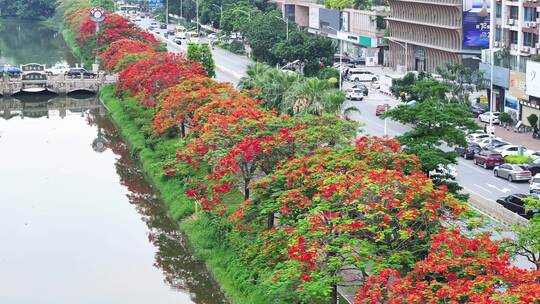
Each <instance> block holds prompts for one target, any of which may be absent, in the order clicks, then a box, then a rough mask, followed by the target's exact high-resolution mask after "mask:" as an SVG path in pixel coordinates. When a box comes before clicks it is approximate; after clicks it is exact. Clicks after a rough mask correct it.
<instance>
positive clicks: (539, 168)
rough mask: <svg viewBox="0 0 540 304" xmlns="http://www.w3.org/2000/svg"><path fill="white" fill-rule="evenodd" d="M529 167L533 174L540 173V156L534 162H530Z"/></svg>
mask: <svg viewBox="0 0 540 304" xmlns="http://www.w3.org/2000/svg"><path fill="white" fill-rule="evenodd" d="M527 169H529V171H531V174H532V175H536V174H539V173H540V158H537V159H535V160H533V162H532V164H529V165H528V166H527Z"/></svg>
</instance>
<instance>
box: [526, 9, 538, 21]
mask: <svg viewBox="0 0 540 304" xmlns="http://www.w3.org/2000/svg"><path fill="white" fill-rule="evenodd" d="M535 15H536V10H535V9H534V7H526V8H525V16H524V17H523V20H524V21H536V20H535Z"/></svg>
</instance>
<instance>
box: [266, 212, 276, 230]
mask: <svg viewBox="0 0 540 304" xmlns="http://www.w3.org/2000/svg"><path fill="white" fill-rule="evenodd" d="M266 224H267V225H268V230H270V229H272V227H274V212H271V213H270V214H268V216H267V217H266Z"/></svg>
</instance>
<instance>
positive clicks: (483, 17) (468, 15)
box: [463, 0, 491, 48]
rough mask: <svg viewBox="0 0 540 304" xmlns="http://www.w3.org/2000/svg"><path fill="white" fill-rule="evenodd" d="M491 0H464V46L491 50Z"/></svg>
mask: <svg viewBox="0 0 540 304" xmlns="http://www.w3.org/2000/svg"><path fill="white" fill-rule="evenodd" d="M490 2H491V1H489V0H463V45H464V46H470V47H480V48H489V18H490V17H489V11H490Z"/></svg>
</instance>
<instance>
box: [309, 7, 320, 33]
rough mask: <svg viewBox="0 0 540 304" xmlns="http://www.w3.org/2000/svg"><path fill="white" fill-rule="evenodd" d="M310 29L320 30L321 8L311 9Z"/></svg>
mask: <svg viewBox="0 0 540 304" xmlns="http://www.w3.org/2000/svg"><path fill="white" fill-rule="evenodd" d="M309 27H310V28H315V29H318V28H319V8H318V7H309Z"/></svg>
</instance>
